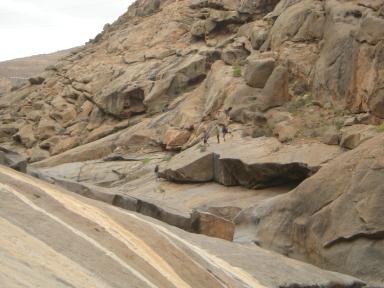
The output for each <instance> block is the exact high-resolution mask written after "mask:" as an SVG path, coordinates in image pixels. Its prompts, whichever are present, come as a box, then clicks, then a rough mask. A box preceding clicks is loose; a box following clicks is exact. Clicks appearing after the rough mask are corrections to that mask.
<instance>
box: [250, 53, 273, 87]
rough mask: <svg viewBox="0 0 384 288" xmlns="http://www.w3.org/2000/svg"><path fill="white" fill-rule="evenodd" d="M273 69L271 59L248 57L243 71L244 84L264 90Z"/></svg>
mask: <svg viewBox="0 0 384 288" xmlns="http://www.w3.org/2000/svg"><path fill="white" fill-rule="evenodd" d="M274 68H275V60H274V59H273V58H266V59H260V58H258V57H254V56H253V57H249V58H248V59H247V64H246V66H245V70H244V79H245V82H247V84H248V85H249V86H251V87H254V88H264V86H265V84H266V83H267V80H268V78H269V76H271V74H272V71H273V69H274Z"/></svg>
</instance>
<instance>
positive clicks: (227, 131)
mask: <svg viewBox="0 0 384 288" xmlns="http://www.w3.org/2000/svg"><path fill="white" fill-rule="evenodd" d="M221 131H222V132H223V140H224V142H225V135H227V134H230V135H231V136H232V137H233V135H232V133H231V132H230V131H229V130H228V127H227V126H226V125H224V124H223V126H222V129H221Z"/></svg>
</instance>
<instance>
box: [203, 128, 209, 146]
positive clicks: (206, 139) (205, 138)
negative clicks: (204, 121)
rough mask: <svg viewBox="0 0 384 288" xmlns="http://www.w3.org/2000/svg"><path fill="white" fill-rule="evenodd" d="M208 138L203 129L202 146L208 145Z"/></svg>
mask: <svg viewBox="0 0 384 288" xmlns="http://www.w3.org/2000/svg"><path fill="white" fill-rule="evenodd" d="M208 139H209V133H208V131H207V130H204V133H203V143H204V146H207V145H208V146H209V144H208Z"/></svg>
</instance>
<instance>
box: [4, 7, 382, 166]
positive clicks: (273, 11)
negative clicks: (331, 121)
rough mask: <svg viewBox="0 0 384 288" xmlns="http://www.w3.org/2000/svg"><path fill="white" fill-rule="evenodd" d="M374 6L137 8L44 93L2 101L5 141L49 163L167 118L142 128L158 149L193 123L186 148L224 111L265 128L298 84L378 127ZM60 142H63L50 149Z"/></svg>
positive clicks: (69, 61)
mask: <svg viewBox="0 0 384 288" xmlns="http://www.w3.org/2000/svg"><path fill="white" fill-rule="evenodd" d="M368 2H369V1H368ZM370 3H371V2H370ZM372 3H373V2H372ZM375 3H376V2H375ZM378 3H379V4H369V3H368V4H367V1H363V2H356V1H347V2H345V1H338V0H332V1H331V0H328V1H309V0H303V1H288V0H287V1H276V0H268V1H266V0H263V1H229V0H226V1H194V2H190V1H181V2H180V1H177V2H176V1H158V0H148V1H144V0H142V1H137V2H136V3H135V4H133V5H132V7H131V8H129V11H128V12H126V13H125V14H124V15H123V16H121V17H120V18H119V19H118V20H117V21H116V22H115V23H113V24H112V25H106V26H105V28H104V30H103V32H102V33H100V34H99V35H98V36H97V37H96V38H95V39H93V40H92V41H90V42H89V43H88V44H87V45H85V46H84V47H80V48H78V49H73V50H72V51H70V52H69V54H68V55H67V56H65V57H64V58H63V59H62V60H61V61H59V62H58V63H57V64H55V65H51V66H50V67H48V68H47V69H46V71H45V72H44V73H43V74H42V75H41V76H39V77H41V79H44V81H41V79H38V80H39V81H37V82H39V85H26V86H23V87H19V88H18V89H16V88H15V90H14V91H13V92H12V93H10V94H6V95H3V97H1V99H0V105H1V107H4V109H2V111H1V117H0V120H1V125H2V127H6V130H7V133H10V134H11V135H10V136H14V138H13V139H14V140H13V141H12V140H10V138H8V139H7V140H5V139H4V140H1V141H2V142H1V143H5V142H6V143H7V145H8V146H7V147H10V148H11V149H13V150H18V151H23V152H25V154H27V150H30V149H32V148H35V147H40V148H41V149H44V150H46V151H48V153H49V156H52V155H55V154H58V153H62V152H65V151H67V150H69V149H72V148H74V147H76V146H80V145H82V144H85V143H89V142H93V141H96V140H98V139H100V138H103V137H106V136H108V135H110V134H113V133H116V132H118V130H122V129H125V128H126V127H127V125H133V124H136V123H138V122H140V121H141V120H142V119H143V118H144V117H152V116H154V115H155V114H160V113H164V117H163V118H162V119H161V120H159V119H157V120H156V121H157V122H158V123H159V122H161V124H157V125H156V127H155V128H150V127H145V129H147V128H148V129H153V130H152V132H153V134H156V137H153V138H156V140H159V141H158V143H159V144H160V145H164V139H165V138H168V137H169V135H165V133H166V132H167V131H168V130H169V129H170V127H172V128H175V129H176V130H182V131H184V130H185V129H188V128H189V127H192V126H193V127H194V128H196V129H195V130H193V131H190V132H191V135H190V137H189V139H188V141H187V142H186V143H183V144H181V145H179V143H177V144H175V145H173V144H172V145H171V146H177V149H179V147H180V148H181V149H184V148H187V147H189V146H191V145H192V144H193V143H196V141H197V140H196V139H197V138H198V137H200V136H201V135H199V133H201V131H202V130H201V127H202V126H203V125H207V123H205V122H207V121H208V122H209V121H214V120H219V121H221V122H222V119H218V116H217V115H218V114H219V113H220V111H223V110H224V109H228V108H229V107H232V108H233V109H232V110H231V113H230V117H231V118H232V120H235V121H238V122H240V123H243V124H249V123H252V124H256V125H259V124H260V122H264V123H265V116H264V115H263V114H262V113H261V112H266V111H268V110H270V109H271V108H274V107H277V106H279V107H280V106H283V107H284V106H287V105H289V102H290V100H291V99H292V98H295V97H294V96H296V95H294V94H295V89H292V87H293V86H297V85H298V83H303V86H304V87H305V88H303V89H302V91H303V93H306V95H309V96H310V98H311V99H313V100H316V101H318V103H320V104H324V103H323V102H332V104H338V105H341V107H343V108H346V107H347V108H349V109H351V110H352V111H353V112H370V113H372V115H374V116H375V117H379V118H380V117H381V118H383V117H384V116H383V111H382V110H383V109H382V106H383V105H382V102H383V100H382V98H383V97H382V96H383V95H382V94H383V93H382V88H381V87H382V86H383V85H382V84H383V83H382V79H383V78H384V77H382V76H383V75H382V74H383V55H382V54H383V52H382V51H383V50H384V49H382V48H383V35H382V33H383V32H382V31H381V30H382V29H380V28H377V27H381V26H382V22H383V19H382V16H381V14H380V13H381V11H382V9H383V8H382V3H381V2H378ZM247 58H248V62H247V60H246V59H247ZM272 59H273V60H272ZM272 62H273V63H272ZM245 63H248V64H246V65H243V64H245ZM263 63H264V64H265V63H266V64H265V65H264V64H263ZM239 65H240V66H239ZM231 66H234V67H231ZM237 66H238V67H237ZM234 68H236V69H237V71H235V72H234V70H233V69H234ZM236 69H235V70H236ZM35 80H36V79H35ZM37 82H36V81H34V83H36V84H37ZM293 88H294V87H293ZM296 90H297V89H296ZM299 90H300V89H299ZM299 94H300V93H299ZM16 103H17V105H16ZM205 105H206V106H205ZM19 107H21V108H19ZM167 112H170V113H167ZM165 113H166V116H165ZM156 116H158V115H156ZM126 120H130V121H131V120H132V122H130V123H129V124H125V125H123V124H121V125H120V123H121V122H123V121H126ZM179 121H180V122H179ZM132 123H133V124H132ZM376 124H377V123H376ZM5 125H8V126H5ZM150 125H151V127H153V126H155V124H153V123H152V124H150ZM199 128H200V130H199ZM4 129H5V128H4ZM11 132H12V133H11ZM298 134H300V133H298ZM7 136H8V135H7ZM55 136H60V139H62V138H63V139H64V138H65V140H66V143H67V144H66V145H61V146H60V147H58V148H55V146H56V145H53V143H55V142H56V143H58V142H57V141H56V140H57V139H58V138H53V139H51V137H55ZM62 136H63V137H62ZM64 136H65V137H64ZM166 136H167V137H166ZM182 138H183V140H185V139H186V138H187V135H186V133H184V135H183V137H182ZM283 138H284V137H283ZM48 139H50V140H49V141H48V142H49V143H48V142H45V141H47V140H48ZM166 140H169V139H166ZM60 142H61V141H60ZM177 142H180V143H181V142H184V141H181V140H180V141H177ZM57 145H58V144H57ZM166 145H167V144H165V146H166ZM44 147H45V148H44ZM170 148H171V147H170ZM172 149H173V148H172ZM33 151H38V149H37V148H36V149H34V150H33ZM45 154H47V153H45ZM38 158H39V157H38ZM36 159H37V158H36Z"/></svg>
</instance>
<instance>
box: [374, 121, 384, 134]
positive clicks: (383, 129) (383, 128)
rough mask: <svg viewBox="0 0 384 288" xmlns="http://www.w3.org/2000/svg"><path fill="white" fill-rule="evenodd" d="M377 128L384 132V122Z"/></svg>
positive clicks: (378, 130)
mask: <svg viewBox="0 0 384 288" xmlns="http://www.w3.org/2000/svg"><path fill="white" fill-rule="evenodd" d="M376 130H377V132H379V133H383V132H384V123H383V124H381V125H379V126H377V128H376Z"/></svg>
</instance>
